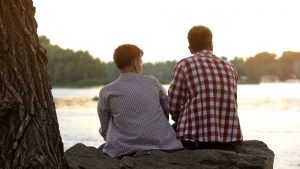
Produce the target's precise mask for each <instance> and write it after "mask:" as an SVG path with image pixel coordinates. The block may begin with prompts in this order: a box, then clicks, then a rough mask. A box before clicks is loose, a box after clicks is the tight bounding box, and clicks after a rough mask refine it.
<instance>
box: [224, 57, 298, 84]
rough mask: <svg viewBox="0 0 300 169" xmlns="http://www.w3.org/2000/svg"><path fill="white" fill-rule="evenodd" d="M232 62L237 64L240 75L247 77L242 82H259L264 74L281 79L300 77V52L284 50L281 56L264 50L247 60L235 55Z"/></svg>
mask: <svg viewBox="0 0 300 169" xmlns="http://www.w3.org/2000/svg"><path fill="white" fill-rule="evenodd" d="M230 62H231V63H232V64H234V65H235V67H236V69H237V72H238V74H239V76H240V77H241V76H244V77H247V79H246V80H242V81H240V82H241V83H259V82H260V80H261V78H262V77H263V76H271V77H277V78H278V79H279V80H281V81H285V80H287V79H290V78H295V77H296V78H298V79H299V78H300V53H297V52H284V53H283V55H282V56H281V57H280V58H277V56H276V55H275V54H271V53H268V52H262V53H259V54H257V55H255V56H254V57H249V58H247V59H246V61H244V60H243V59H242V58H238V57H235V58H234V59H233V60H231V61H230Z"/></svg>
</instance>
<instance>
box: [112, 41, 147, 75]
mask: <svg viewBox="0 0 300 169" xmlns="http://www.w3.org/2000/svg"><path fill="white" fill-rule="evenodd" d="M143 54H144V52H143V51H142V50H141V49H140V48H139V47H137V46H135V45H131V44H124V45H120V46H119V47H117V48H116V49H115V51H114V62H115V64H116V65H117V67H118V69H119V70H120V71H121V72H122V71H123V72H124V71H125V72H126V71H134V72H137V73H142V59H141V57H142V56H143Z"/></svg>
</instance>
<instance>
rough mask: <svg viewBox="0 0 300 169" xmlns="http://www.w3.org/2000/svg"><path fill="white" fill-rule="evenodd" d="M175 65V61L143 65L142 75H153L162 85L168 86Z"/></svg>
mask: <svg viewBox="0 0 300 169" xmlns="http://www.w3.org/2000/svg"><path fill="white" fill-rule="evenodd" d="M176 63H177V62H176V61H175V60H174V61H166V62H157V63H155V64H153V63H145V64H143V69H144V71H143V74H145V75H154V76H155V77H156V78H157V79H158V80H159V81H160V82H161V83H162V84H169V83H170V81H171V76H172V72H173V69H174V66H175V64H176Z"/></svg>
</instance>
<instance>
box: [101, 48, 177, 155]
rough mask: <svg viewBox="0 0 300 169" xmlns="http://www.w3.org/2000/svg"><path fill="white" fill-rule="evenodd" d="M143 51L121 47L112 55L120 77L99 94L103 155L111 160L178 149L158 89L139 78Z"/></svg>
mask: <svg viewBox="0 0 300 169" xmlns="http://www.w3.org/2000/svg"><path fill="white" fill-rule="evenodd" d="M142 55H143V51H142V50H141V49H140V48H138V47H137V46H135V45H131V44H124V45H121V46H119V47H118V48H116V50H115V51H114V62H115V64H116V66H117V67H118V69H119V71H120V76H119V78H118V79H116V80H115V81H114V82H112V83H110V84H109V85H107V86H105V87H103V88H102V89H101V91H100V94H99V102H98V115H99V118H100V122H101V129H100V134H101V135H102V137H103V138H104V140H105V144H104V147H103V152H104V153H106V154H108V155H109V156H111V157H121V156H124V155H130V154H132V153H134V152H136V151H139V150H150V149H161V150H174V149H180V148H182V145H181V143H180V141H178V140H177V139H176V133H175V131H174V130H173V129H172V127H171V125H170V124H169V121H168V119H167V118H166V117H165V114H164V112H163V109H162V106H161V104H160V101H161V100H162V99H164V95H166V94H163V93H162V92H163V90H162V88H163V87H162V86H161V85H160V83H159V82H158V80H157V79H156V78H155V77H154V76H142V75H141V73H142V58H141V57H142Z"/></svg>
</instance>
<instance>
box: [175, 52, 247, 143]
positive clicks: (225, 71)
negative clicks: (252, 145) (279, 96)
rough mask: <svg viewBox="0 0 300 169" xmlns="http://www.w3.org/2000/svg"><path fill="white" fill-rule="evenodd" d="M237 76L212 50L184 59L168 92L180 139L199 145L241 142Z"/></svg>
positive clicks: (177, 68) (176, 68)
mask: <svg viewBox="0 0 300 169" xmlns="http://www.w3.org/2000/svg"><path fill="white" fill-rule="evenodd" d="M236 92H237V73H236V70H235V69H234V67H233V65H232V64H230V63H228V62H227V61H224V60H223V59H220V58H218V57H216V56H215V55H214V54H213V53H212V52H211V51H209V50H201V51H200V52H198V53H196V54H195V55H194V56H192V57H189V58H185V59H183V60H181V61H180V62H179V63H178V64H177V65H176V67H175V70H174V73H173V75H172V82H171V85H170V89H169V109H170V113H171V115H172V118H173V120H174V121H175V122H178V124H177V137H178V138H180V139H182V140H185V139H187V140H196V141H199V142H233V141H241V140H242V133H241V129H240V123H239V118H238V115H237V93H236Z"/></svg>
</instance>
